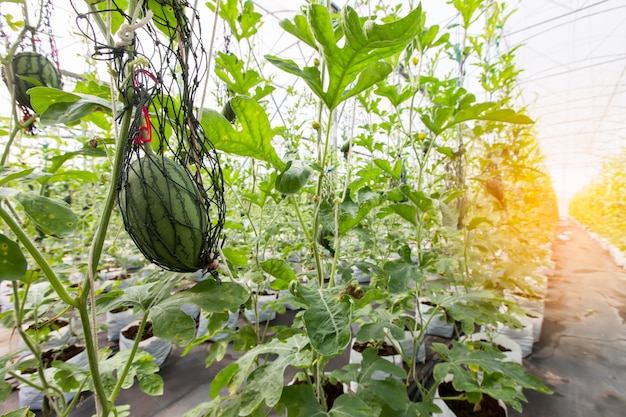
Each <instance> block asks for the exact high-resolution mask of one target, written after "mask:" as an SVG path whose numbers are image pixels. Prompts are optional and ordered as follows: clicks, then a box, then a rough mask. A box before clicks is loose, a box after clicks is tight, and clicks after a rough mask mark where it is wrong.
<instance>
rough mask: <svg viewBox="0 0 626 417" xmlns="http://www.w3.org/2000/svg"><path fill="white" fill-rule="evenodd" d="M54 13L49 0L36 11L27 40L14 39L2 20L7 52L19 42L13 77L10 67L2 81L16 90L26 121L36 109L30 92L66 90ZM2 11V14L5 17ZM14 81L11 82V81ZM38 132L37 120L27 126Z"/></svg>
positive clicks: (1, 32)
mask: <svg viewBox="0 0 626 417" xmlns="http://www.w3.org/2000/svg"><path fill="white" fill-rule="evenodd" d="M52 13H53V5H52V2H51V0H45V1H42V2H40V3H39V4H38V6H37V7H35V8H34V16H33V17H32V22H36V25H29V26H27V27H26V28H25V31H24V32H23V37H21V38H19V39H12V37H11V36H9V35H8V34H7V33H6V32H5V28H4V27H3V25H2V21H3V20H4V19H0V39H2V42H3V43H4V45H5V48H6V50H7V51H8V50H10V49H12V46H13V44H14V43H17V45H16V46H15V50H14V55H13V56H12V59H11V62H10V70H11V76H10V77H9V74H8V73H7V68H5V67H4V66H2V69H1V72H2V79H3V81H4V83H5V84H6V85H7V86H8V87H10V89H11V90H12V91H13V94H14V97H15V101H16V103H17V105H18V106H19V108H20V109H21V111H22V114H23V120H22V121H23V122H26V121H27V120H29V119H30V118H31V117H32V116H33V107H32V105H31V101H30V96H29V95H28V94H27V91H28V89H30V88H32V87H36V86H45V87H53V88H62V86H63V83H62V77H61V66H60V63H59V55H58V50H57V47H56V42H55V36H54V33H53V31H52V25H51V23H50V19H51V16H52ZM2 14H3V13H2V10H1V9H0V15H2ZM9 78H10V80H9ZM36 131H37V129H36V126H35V124H34V120H31V121H30V124H28V125H27V126H26V132H27V133H30V134H35V133H36Z"/></svg>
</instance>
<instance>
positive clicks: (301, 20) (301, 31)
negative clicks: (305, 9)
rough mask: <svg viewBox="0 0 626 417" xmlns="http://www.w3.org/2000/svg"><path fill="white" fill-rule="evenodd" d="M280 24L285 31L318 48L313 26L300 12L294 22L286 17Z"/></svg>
mask: <svg viewBox="0 0 626 417" xmlns="http://www.w3.org/2000/svg"><path fill="white" fill-rule="evenodd" d="M279 24H280V27H281V28H283V29H284V30H285V32H289V33H291V34H292V35H293V36H295V37H296V38H298V39H300V40H301V41H302V42H304V43H306V44H307V45H309V46H310V47H311V48H313V49H315V50H317V43H316V42H315V38H314V37H313V33H312V32H311V28H310V26H309V23H308V22H307V19H306V17H305V16H303V15H301V14H299V15H296V17H294V19H293V23H292V22H290V21H289V20H287V19H284V20H281V21H280V23H279Z"/></svg>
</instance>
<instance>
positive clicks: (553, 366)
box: [0, 221, 626, 417]
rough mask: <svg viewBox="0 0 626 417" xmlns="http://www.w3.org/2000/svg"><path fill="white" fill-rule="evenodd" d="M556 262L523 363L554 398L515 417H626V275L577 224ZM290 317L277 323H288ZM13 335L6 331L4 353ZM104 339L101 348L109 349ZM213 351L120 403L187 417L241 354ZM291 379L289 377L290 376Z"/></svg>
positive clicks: (160, 415) (170, 367) (567, 229)
mask: <svg viewBox="0 0 626 417" xmlns="http://www.w3.org/2000/svg"><path fill="white" fill-rule="evenodd" d="M553 250H554V253H553V260H554V261H555V263H556V269H555V272H554V276H553V277H550V278H549V289H548V295H547V298H546V305H545V318H544V324H543V330H542V333H541V340H540V341H539V342H538V343H536V344H535V345H534V351H533V354H532V355H531V356H529V357H528V358H526V359H525V361H524V364H525V366H526V367H527V370H528V372H530V373H532V374H534V375H537V376H539V377H540V378H541V379H542V380H543V381H544V382H545V383H546V384H547V385H548V386H549V387H550V388H551V389H552V390H553V391H554V395H550V396H548V395H544V394H538V393H535V392H527V393H526V395H527V397H528V400H529V402H528V404H525V405H524V412H523V413H517V412H515V411H512V410H509V416H510V417H520V416H523V417H623V416H624V415H625V414H624V410H625V409H626V378H625V377H624V375H626V325H625V322H624V320H626V272H625V271H624V270H623V269H621V268H620V267H618V266H616V265H615V264H614V262H613V260H612V258H611V257H610V256H609V254H608V253H607V252H606V251H604V250H603V249H602V248H601V246H600V244H599V243H597V242H595V241H594V240H592V239H591V238H590V237H589V236H588V235H587V233H586V232H585V231H584V230H583V229H582V228H580V227H579V226H578V225H577V224H576V223H574V222H571V221H561V222H560V223H559V229H558V230H557V237H556V239H555V242H554V245H553ZM290 319H291V315H290V314H286V315H281V316H279V317H278V318H277V319H276V321H275V322H273V323H277V322H281V323H282V322H283V321H284V323H288V320H290ZM10 336H11V335H10V331H8V330H7V329H3V330H0V351H7V350H8V349H9V344H10V341H9V339H10ZM107 343H108V342H107V341H106V338H104V339H103V344H107ZM209 346H210V345H209V344H204V345H201V346H198V347H197V348H196V349H194V350H193V351H192V352H191V353H189V354H188V355H187V356H185V357H181V356H180V353H181V349H180V348H175V349H174V350H173V351H172V353H171V354H170V356H169V358H168V359H167V361H166V362H165V363H164V364H163V365H162V367H161V371H160V374H161V376H162V377H163V379H164V380H165V392H164V394H163V395H162V396H159V397H150V396H148V395H146V394H143V393H142V392H140V391H139V390H138V389H136V388H133V389H130V390H126V391H123V392H122V393H121V395H120V398H119V403H120V404H123V403H126V404H130V405H131V414H130V415H131V416H132V417H148V416H150V417H172V416H182V415H183V414H184V412H185V411H187V410H189V409H191V408H193V407H194V406H195V405H197V404H199V403H201V402H203V401H207V400H208V392H209V384H210V382H211V380H212V379H213V377H214V376H215V374H216V373H217V372H218V371H219V369H221V368H222V367H224V366H226V365H227V364H228V363H230V362H231V361H232V360H234V359H235V357H236V355H235V354H234V352H228V353H227V354H226V357H225V358H224V360H223V361H222V362H220V363H217V364H215V365H214V366H213V367H211V368H209V369H206V368H205V366H204V358H205V357H206V352H207V349H208V348H209ZM343 359H345V358H341V357H340V358H338V360H340V361H341V360H343ZM287 377H289V376H287ZM17 407H18V401H17V391H14V392H13V393H12V394H11V396H10V397H9V399H8V400H7V401H6V402H4V403H2V404H0V413H4V412H7V411H10V410H14V409H16V408H17ZM93 413H94V409H93V399H92V398H91V397H90V396H83V398H82V399H81V404H80V405H79V407H78V408H77V409H75V410H74V412H72V413H71V414H70V416H72V417H90V416H92V415H93Z"/></svg>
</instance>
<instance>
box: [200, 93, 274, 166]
mask: <svg viewBox="0 0 626 417" xmlns="http://www.w3.org/2000/svg"><path fill="white" fill-rule="evenodd" d="M231 105H232V107H233V110H234V112H235V114H237V120H239V122H240V123H241V127H242V129H241V130H236V129H235V128H234V127H233V126H232V125H231V124H230V122H229V121H228V120H226V118H224V116H222V115H221V114H220V113H219V112H217V111H215V110H209V109H205V110H204V112H203V113H202V120H201V124H202V128H203V129H204V131H205V133H206V134H207V136H208V138H209V139H210V140H211V141H212V142H213V145H215V147H216V148H217V149H219V150H221V151H224V152H228V153H232V154H235V155H240V156H248V157H251V158H255V159H258V160H261V161H266V162H269V163H270V164H272V165H273V166H274V167H275V168H276V169H278V170H279V171H282V170H283V169H284V168H285V163H284V162H283V161H282V160H281V159H280V158H279V157H278V154H277V153H276V150H275V149H274V147H273V146H272V143H271V141H272V138H273V137H274V131H273V130H272V128H271V126H270V122H269V119H268V118H267V114H266V113H265V109H264V108H263V107H262V106H261V105H260V104H259V103H257V102H256V101H254V100H252V99H250V98H247V97H234V98H233V99H232V100H231Z"/></svg>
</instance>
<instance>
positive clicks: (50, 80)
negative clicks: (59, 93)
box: [5, 51, 61, 110]
mask: <svg viewBox="0 0 626 417" xmlns="http://www.w3.org/2000/svg"><path fill="white" fill-rule="evenodd" d="M11 72H12V73H13V87H14V92H15V100H16V101H17V102H18V103H19V104H20V105H22V106H25V107H28V108H29V109H31V110H32V106H31V104H30V96H29V95H28V93H27V91H28V90H29V89H31V88H33V87H42V86H43V87H52V88H61V74H59V71H58V69H57V67H56V66H55V65H54V64H53V63H52V62H51V61H50V60H49V59H48V58H46V57H45V56H43V55H42V54H40V53H37V52H33V51H26V52H19V53H17V54H15V55H14V56H13V58H12V59H11ZM5 82H6V79H5Z"/></svg>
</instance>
